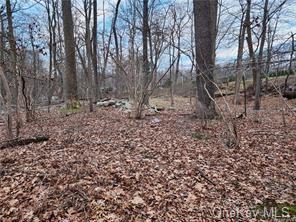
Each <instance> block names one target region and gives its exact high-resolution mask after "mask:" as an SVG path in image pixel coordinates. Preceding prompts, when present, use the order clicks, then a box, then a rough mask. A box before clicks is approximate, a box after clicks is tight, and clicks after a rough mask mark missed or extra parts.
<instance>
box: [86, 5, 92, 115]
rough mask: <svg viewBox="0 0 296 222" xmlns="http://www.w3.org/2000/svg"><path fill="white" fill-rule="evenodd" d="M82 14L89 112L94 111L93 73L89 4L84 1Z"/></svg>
mask: <svg viewBox="0 0 296 222" xmlns="http://www.w3.org/2000/svg"><path fill="white" fill-rule="evenodd" d="M84 13H85V28H86V30H85V43H86V58H87V67H86V69H85V74H86V78H87V83H88V99H89V111H90V112H93V111H94V106H93V90H94V87H93V76H94V75H93V73H92V52H91V48H92V47H91V39H90V19H91V2H89V4H88V3H87V0H85V1H84Z"/></svg>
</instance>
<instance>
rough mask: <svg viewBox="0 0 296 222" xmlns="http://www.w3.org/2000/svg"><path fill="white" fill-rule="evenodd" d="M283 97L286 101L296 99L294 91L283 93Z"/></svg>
mask: <svg viewBox="0 0 296 222" xmlns="http://www.w3.org/2000/svg"><path fill="white" fill-rule="evenodd" d="M283 96H284V97H285V98H287V99H296V91H287V92H284V94H283Z"/></svg>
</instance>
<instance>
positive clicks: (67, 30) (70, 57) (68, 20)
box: [62, 0, 78, 108]
mask: <svg viewBox="0 0 296 222" xmlns="http://www.w3.org/2000/svg"><path fill="white" fill-rule="evenodd" d="M62 12H63V25H64V40H65V52H66V53H65V54H66V73H65V96H66V103H67V107H68V108H75V107H76V106H77V101H78V92H77V79H76V58H75V40H74V33H73V18H72V9H71V0H68V1H62Z"/></svg>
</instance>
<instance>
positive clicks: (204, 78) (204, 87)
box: [193, 0, 217, 119]
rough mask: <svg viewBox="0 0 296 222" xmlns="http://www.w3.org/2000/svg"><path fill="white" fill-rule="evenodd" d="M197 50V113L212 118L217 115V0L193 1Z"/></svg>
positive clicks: (199, 115) (202, 116)
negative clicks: (215, 73)
mask: <svg viewBox="0 0 296 222" xmlns="http://www.w3.org/2000/svg"><path fill="white" fill-rule="evenodd" d="M193 6H194V9H193V12H194V23H195V50H196V64H197V69H196V70H197V77H196V84H197V110H196V111H197V115H198V117H200V118H203V119H204V118H205V119H211V118H214V117H215V116H216V110H215V102H214V101H213V99H214V93H215V85H214V82H213V81H214V75H213V71H214V70H213V69H214V68H215V48H216V47H215V45H216V44H215V43H216V34H217V30H216V29H217V27H216V23H217V1H216V0H199V1H193Z"/></svg>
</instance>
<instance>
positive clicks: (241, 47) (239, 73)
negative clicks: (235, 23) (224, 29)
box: [234, 13, 246, 105]
mask: <svg viewBox="0 0 296 222" xmlns="http://www.w3.org/2000/svg"><path fill="white" fill-rule="evenodd" d="M245 33H246V26H245V14H244V13H243V15H242V18H241V25H240V33H239V42H238V53H237V65H236V71H237V74H236V81H235V92H234V104H235V105H238V104H239V103H240V98H239V91H240V85H241V81H242V77H243V74H244V73H243V53H244V43H245Z"/></svg>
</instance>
